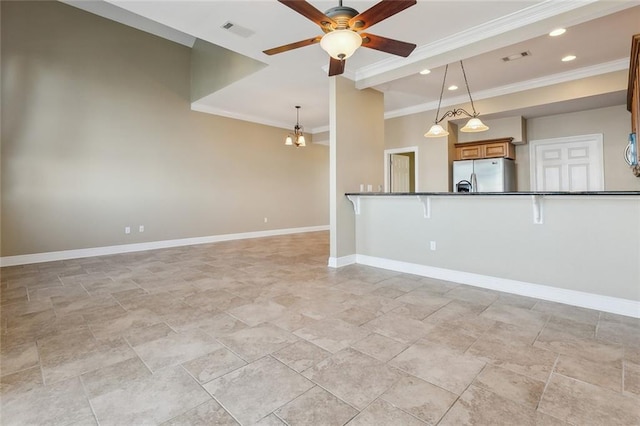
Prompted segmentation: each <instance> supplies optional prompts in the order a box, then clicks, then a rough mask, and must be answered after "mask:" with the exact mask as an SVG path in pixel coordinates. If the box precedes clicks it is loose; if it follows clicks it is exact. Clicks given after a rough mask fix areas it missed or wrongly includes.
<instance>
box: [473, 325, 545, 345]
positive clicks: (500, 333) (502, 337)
mask: <svg viewBox="0 0 640 426" xmlns="http://www.w3.org/2000/svg"><path fill="white" fill-rule="evenodd" d="M538 334H539V332H538V330H536V329H535V328H530V327H524V328H523V327H519V326H517V325H511V324H506V323H504V322H494V324H493V326H491V327H490V328H489V329H487V330H486V331H485V332H484V333H483V334H482V337H483V338H489V339H491V340H499V341H501V342H503V343H504V344H506V345H510V344H511V343H513V342H517V343H519V344H522V345H532V344H533V342H534V341H535V340H536V338H537V337H538Z"/></svg>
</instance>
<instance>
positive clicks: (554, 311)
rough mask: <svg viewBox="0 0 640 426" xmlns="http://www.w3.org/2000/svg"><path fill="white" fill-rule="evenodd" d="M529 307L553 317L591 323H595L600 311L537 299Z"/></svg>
mask: <svg viewBox="0 0 640 426" xmlns="http://www.w3.org/2000/svg"><path fill="white" fill-rule="evenodd" d="M531 309H532V310H534V311H538V312H544V313H546V314H550V315H553V316H555V317H560V318H566V319H570V320H573V321H578V322H583V323H585V324H591V325H596V324H597V323H598V320H599V318H600V312H598V311H594V310H591V309H585V308H579V307H577V306H570V305H565V304H562V303H556V302H547V301H546V300H539V301H538V303H536V305H535V306H534V307H533V308H531Z"/></svg>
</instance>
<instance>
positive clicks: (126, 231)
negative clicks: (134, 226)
mask: <svg viewBox="0 0 640 426" xmlns="http://www.w3.org/2000/svg"><path fill="white" fill-rule="evenodd" d="M124 233H125V234H130V233H131V227H130V226H125V227H124Z"/></svg>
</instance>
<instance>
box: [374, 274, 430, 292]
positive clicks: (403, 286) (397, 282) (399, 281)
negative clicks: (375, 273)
mask: <svg viewBox="0 0 640 426" xmlns="http://www.w3.org/2000/svg"><path fill="white" fill-rule="evenodd" d="M377 285H378V287H384V288H392V289H394V290H398V291H401V292H402V293H408V292H410V291H411V290H415V289H416V288H419V287H421V286H422V283H421V282H420V280H412V279H407V278H404V277H402V276H397V277H392V278H388V279H386V280H383V281H379V282H378V283H377Z"/></svg>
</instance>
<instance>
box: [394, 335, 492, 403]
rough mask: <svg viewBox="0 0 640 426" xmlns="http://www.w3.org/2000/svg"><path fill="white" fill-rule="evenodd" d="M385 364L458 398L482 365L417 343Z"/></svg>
mask: <svg viewBox="0 0 640 426" xmlns="http://www.w3.org/2000/svg"><path fill="white" fill-rule="evenodd" d="M389 365H391V366H393V367H396V368H399V369H400V370H402V371H405V372H407V373H409V374H412V375H414V376H416V377H419V378H421V379H423V380H426V381H428V382H429V383H432V384H434V385H436V386H439V387H441V388H443V389H446V390H448V391H450V392H453V393H455V394H456V395H460V394H461V393H462V392H463V391H464V390H465V389H466V387H467V386H469V384H470V383H471V382H472V381H473V379H474V378H475V377H476V376H477V375H478V373H480V371H481V370H482V368H483V367H484V366H485V362H484V361H483V360H481V359H479V358H476V357H473V356H471V355H467V354H461V353H460V352H458V351H456V350H453V349H449V348H447V347H444V346H440V345H438V344H435V343H432V342H420V343H417V344H414V345H413V346H410V347H409V348H408V349H407V350H405V351H404V352H402V353H401V354H400V355H398V356H397V357H395V358H394V359H392V360H391V361H390V362H389Z"/></svg>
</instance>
